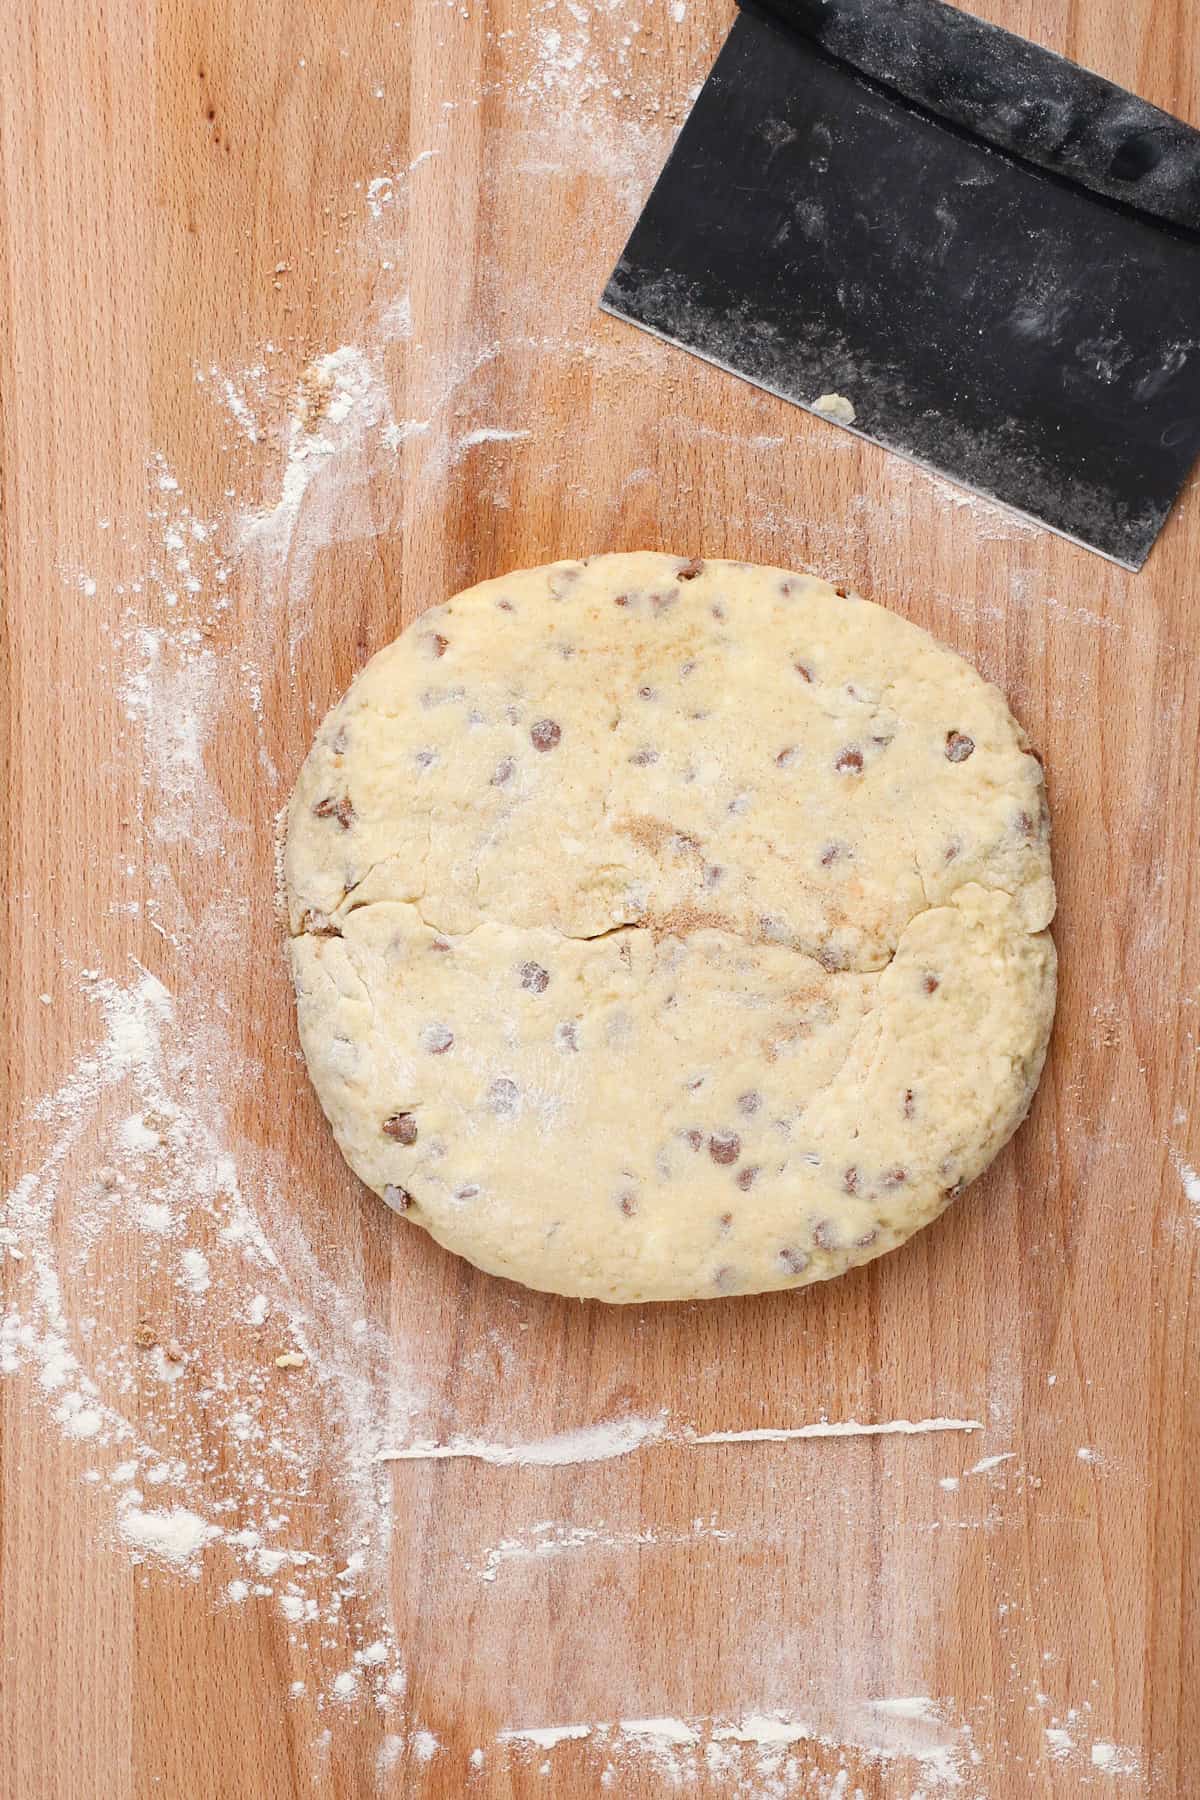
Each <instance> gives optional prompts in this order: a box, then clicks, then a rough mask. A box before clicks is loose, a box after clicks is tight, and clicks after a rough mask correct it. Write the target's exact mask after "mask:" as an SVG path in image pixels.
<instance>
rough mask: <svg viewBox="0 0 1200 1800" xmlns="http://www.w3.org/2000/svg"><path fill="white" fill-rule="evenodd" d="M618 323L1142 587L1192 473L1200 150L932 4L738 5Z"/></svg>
mask: <svg viewBox="0 0 1200 1800" xmlns="http://www.w3.org/2000/svg"><path fill="white" fill-rule="evenodd" d="M602 304H603V306H604V307H605V309H606V310H607V311H609V312H613V313H617V314H619V315H620V316H622V317H623V318H626V319H629V320H631V321H632V322H633V323H634V324H637V325H641V326H644V327H645V329H646V330H648V331H652V332H655V333H656V334H657V335H658V336H660V337H664V338H667V339H669V340H670V341H671V342H673V343H676V344H679V345H681V346H682V347H683V348H684V349H687V350H692V351H694V352H695V353H696V354H697V355H699V356H702V357H705V358H706V359H707V360H708V361H709V362H714V363H718V364H719V365H720V366H721V367H723V368H726V369H729V370H731V371H732V372H733V373H735V374H737V375H741V376H744V377H745V378H746V379H747V380H748V381H752V382H755V383H756V384H757V385H758V386H760V387H763V388H767V389H769V390H770V391H771V392H772V393H775V394H779V395H781V396H782V397H783V398H784V399H787V400H793V401H796V402H797V403H798V404H799V405H801V406H805V407H807V408H809V409H810V410H812V411H816V412H821V413H823V414H825V415H826V416H829V417H832V418H833V419H834V420H835V421H836V422H838V423H841V424H844V425H847V426H852V428H853V429H854V430H855V431H858V432H860V433H862V435H863V436H865V437H868V438H871V439H873V440H874V441H875V442H876V443H878V444H882V445H883V446H884V447H885V448H886V449H889V450H895V451H899V452H900V453H901V454H902V455H905V456H908V457H911V458H914V459H916V460H917V461H919V462H921V463H925V464H930V465H932V466H933V467H934V468H936V469H939V470H941V471H943V472H944V473H945V474H947V475H949V476H950V478H951V479H952V480H954V481H957V482H959V483H961V484H962V485H963V486H965V487H968V488H972V489H974V490H976V491H977V492H979V493H982V494H987V495H989V496H991V497H993V498H995V499H997V500H1002V501H1004V502H1006V503H1007V504H1008V505H1010V506H1013V507H1016V508H1019V509H1020V510H1021V511H1022V512H1024V513H1027V514H1029V515H1030V516H1032V517H1033V518H1034V519H1036V520H1038V521H1040V522H1041V523H1042V524H1044V525H1047V526H1049V527H1050V528H1051V530H1053V531H1057V532H1060V533H1062V534H1063V535H1064V536H1067V537H1070V538H1073V539H1075V540H1077V541H1078V542H1079V543H1081V544H1084V545H1086V546H1087V547H1088V548H1090V549H1093V550H1098V551H1099V552H1100V553H1101V554H1102V555H1104V556H1107V557H1111V558H1112V559H1113V560H1114V561H1116V562H1118V563H1122V564H1124V565H1125V566H1126V567H1127V568H1132V569H1138V568H1140V567H1141V566H1142V564H1143V563H1144V561H1145V560H1146V557H1147V556H1148V555H1149V552H1150V549H1151V546H1152V545H1153V543H1154V540H1155V538H1156V537H1157V535H1158V533H1159V531H1160V529H1161V527H1162V525H1163V522H1164V520H1165V519H1166V517H1167V514H1168V512H1169V511H1170V509H1171V506H1172V504H1173V502H1174V500H1175V498H1176V496H1177V494H1178V493H1179V490H1180V488H1181V487H1182V485H1183V482H1184V480H1185V479H1186V477H1187V474H1188V471H1189V469H1190V468H1191V465H1192V463H1193V461H1194V459H1195V457H1196V455H1197V452H1198V451H1200V132H1198V131H1196V130H1193V129H1192V128H1191V127H1190V126H1187V125H1184V124H1182V123H1180V121H1179V120H1177V119H1173V118H1171V117H1170V115H1169V114H1167V113H1164V112H1160V111H1159V110H1158V109H1157V108H1156V107H1153V106H1150V105H1148V104H1147V103H1146V102H1145V101H1143V100H1139V99H1137V98H1135V97H1134V96H1133V95H1132V94H1127V93H1125V92H1123V91H1122V90H1121V89H1120V88H1117V87H1114V86H1113V85H1112V83H1111V82H1108V81H1104V80H1102V79H1101V78H1100V77H1099V76H1097V75H1093V74H1090V73H1089V72H1088V71H1086V70H1084V69H1081V68H1079V67H1078V66H1077V65H1075V64H1073V63H1069V62H1066V61H1064V60H1063V59H1062V58H1060V57H1058V56H1055V55H1053V54H1052V53H1051V52H1050V51H1048V50H1044V49H1041V48H1039V47H1038V46H1036V45H1033V44H1030V43H1026V42H1025V41H1024V40H1023V39H1021V38H1018V37H1014V36H1013V35H1012V34H1011V33H1009V32H1006V31H1001V30H999V29H998V28H997V27H995V26H993V25H987V24H984V23H983V22H982V21H980V20H978V19H974V18H971V17H969V16H968V15H967V14H965V13H961V12H958V11H956V10H955V9H954V8H952V7H949V6H945V5H942V4H941V0H762V3H761V4H757V3H756V4H755V5H754V6H753V8H752V9H751V8H750V7H748V6H747V5H746V4H745V0H743V10H742V12H741V14H740V16H739V17H738V19H737V20H736V22H735V24H734V26H733V29H732V30H731V32H730V34H729V37H728V39H727V40H726V43H725V45H724V47H723V49H722V50H721V53H720V55H719V57H718V59H717V62H716V64H715V66H714V68H713V70H712V73H711V74H710V76H709V78H708V80H707V82H706V83H705V85H704V87H703V89H702V90H701V92H700V95H699V97H698V99H697V101H696V104H695V106H694V107H693V109H692V112H691V115H690V117H689V118H688V120H687V123H686V124H685V125H684V127H683V130H682V132H681V133H680V136H679V139H678V142H677V143H676V145H675V148H674V150H673V151H672V154H671V157H670V160H669V161H668V163H667V165H666V168H665V169H664V170H663V173H662V175H661V176H660V177H659V180H658V183H657V185H656V186H655V188H654V191H653V193H652V194H651V196H650V199H649V202H648V203H647V205H646V209H645V211H644V212H643V213H642V216H641V218H640V219H639V220H638V222H637V224H636V225H635V227H634V230H633V234H632V236H631V237H630V239H629V242H628V244H627V245H626V246H625V251H624V254H623V255H622V257H621V260H620V262H619V263H618V264H617V267H616V269H615V270H614V272H613V275H612V277H611V279H610V281H609V283H608V286H607V288H606V289H605V292H604V297H603V301H602Z"/></svg>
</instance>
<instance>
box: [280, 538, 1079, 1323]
mask: <svg viewBox="0 0 1200 1800" xmlns="http://www.w3.org/2000/svg"><path fill="white" fill-rule="evenodd" d="M286 875H287V889H288V900H289V912H290V923H291V930H292V934H293V935H292V939H291V958H292V968H293V973H294V977H295V982H296V990H297V995H298V1005H299V1022H300V1035H301V1041H302V1043H303V1046H304V1053H305V1056H306V1058H307V1060H308V1066H309V1070H310V1072H311V1075H312V1079H313V1082H314V1085H315V1087H316V1090H317V1093H318V1095H319V1097H320V1100H321V1104H322V1106H323V1107H324V1110H325V1112H326V1114H327V1116H328V1118H329V1120H330V1123H331V1125H332V1126H333V1130H334V1134H335V1136H336V1138H337V1141H338V1144H339V1145H340V1147H341V1150H342V1153H343V1155H344V1156H345V1158H346V1160H347V1162H348V1163H349V1164H350V1166H351V1167H352V1168H353V1169H354V1170H355V1171H356V1172H357V1173H358V1174H359V1175H360V1176H361V1177H362V1179H363V1180H364V1181H365V1182H366V1183H367V1185H368V1186H369V1187H371V1188H373V1189H374V1190H375V1192H376V1193H378V1194H380V1195H382V1196H383V1198H384V1199H385V1200H386V1201H387V1202H388V1203H389V1204H390V1205H392V1206H393V1207H395V1208H396V1209H397V1210H399V1211H401V1212H403V1213H404V1215H405V1217H406V1218H408V1219H410V1220H412V1221H414V1222H415V1223H417V1224H419V1225H422V1226H424V1227H425V1228H426V1230H428V1231H429V1232H431V1233H432V1235H433V1236H434V1237H435V1238H436V1239H437V1240H438V1242H439V1243H441V1244H444V1245H445V1246H446V1247H447V1248H448V1249H451V1250H454V1251H456V1252H458V1254H459V1255H461V1256H465V1257H467V1258H469V1259H470V1261H471V1262H473V1263H475V1264H477V1265H478V1266H479V1267H480V1268H482V1269H487V1270H490V1271H491V1272H493V1273H494V1274H498V1275H505V1276H509V1277H511V1278H512V1279H514V1280H516V1281H521V1282H524V1283H526V1284H527V1285H528V1286H530V1287H535V1288H544V1289H549V1290H551V1291H553V1292H557V1293H561V1294H572V1295H580V1296H590V1297H595V1298H598V1299H602V1300H608V1301H646V1300H679V1299H689V1298H696V1297H703V1296H715V1295H720V1294H746V1293H757V1292H762V1291H765V1290H768V1289H775V1288H791V1287H800V1286H803V1285H805V1284H806V1283H808V1282H812V1281H820V1280H823V1279H825V1278H827V1277H829V1276H832V1275H839V1274H841V1273H842V1272H843V1271H844V1270H846V1269H848V1268H850V1267H852V1266H853V1265H855V1264H857V1263H863V1262H868V1261H870V1260H871V1259H872V1258H874V1257H877V1256H880V1255H882V1254H883V1252H884V1251H886V1250H891V1249H894V1248H895V1247H896V1246H897V1245H899V1244H901V1243H903V1242H904V1240H905V1239H906V1238H908V1237H910V1236H911V1235H912V1233H913V1232H915V1231H917V1230H919V1229H920V1227H921V1226H923V1225H926V1224H928V1223H929V1221H930V1220H931V1219H933V1218H935V1217H936V1216H937V1214H938V1213H940V1212H941V1210H942V1208H943V1207H944V1206H945V1205H946V1203H947V1201H948V1200H949V1199H951V1198H952V1197H953V1196H954V1195H956V1194H957V1193H958V1192H960V1191H961V1189H962V1187H963V1186H964V1185H965V1183H967V1182H968V1181H971V1180H972V1179H973V1178H974V1177H975V1176H976V1175H978V1174H979V1173H980V1172H981V1171H982V1170H983V1169H984V1168H986V1167H987V1165H988V1163H990V1162H991V1160H992V1158H993V1157H994V1156H995V1155H996V1153H997V1151H998V1150H999V1149H1000V1148H1001V1146H1002V1145H1003V1144H1004V1143H1005V1142H1006V1141H1007V1140H1008V1138H1009V1137H1010V1136H1011V1135H1012V1133H1013V1132H1014V1131H1015V1130H1016V1128H1017V1126H1018V1124H1019V1123H1020V1121H1021V1120H1022V1118H1023V1117H1024V1115H1025V1113H1026V1111H1027V1109H1028V1106H1029V1103H1030V1099H1031V1097H1032V1095H1033V1091H1034V1089H1035V1087H1036V1085H1037V1081H1038V1077H1039V1075H1040V1073H1041V1068H1042V1064H1043V1061H1044V1059H1045V1052H1046V1043H1047V1039H1048V1037H1049V1033H1050V1025H1051V1021H1052V1017H1053V1012H1054V993H1055V956H1054V946H1053V943H1052V942H1051V939H1050V937H1049V934H1048V931H1047V929H1046V928H1047V927H1048V925H1049V923H1050V920H1051V917H1052V915H1053V910H1054V887H1053V882H1052V878H1051V872H1050V852H1049V821H1048V816H1047V811H1046V804H1045V790H1044V784H1043V779H1042V770H1041V766H1040V763H1039V761H1038V759H1037V758H1036V756H1035V755H1034V754H1032V753H1031V752H1030V750H1029V748H1028V745H1027V742H1026V739H1025V736H1024V734H1023V732H1022V731H1021V729H1020V727H1019V726H1018V725H1017V724H1016V722H1015V720H1014V719H1013V717H1012V715H1011V713H1010V712H1009V710H1008V707H1007V706H1006V704H1005V701H1004V699H1003V697H1002V695H1001V694H1000V693H999V692H998V690H997V689H996V688H994V687H992V686H990V685H989V684H988V683H987V682H985V681H984V680H983V679H982V678H981V677H980V676H979V675H978V674H977V673H976V672H975V671H974V670H973V669H972V668H970V667H969V666H968V664H966V663H965V662H963V661H962V659H961V658H960V657H958V656H956V655H954V654H953V653H952V652H951V651H949V650H947V649H945V648H943V647H942V646H941V645H939V644H938V643H936V642H935V641H934V640H933V639H932V638H931V637H929V636H928V635H927V634H926V633H925V632H923V631H921V630H919V629H918V628H917V627H916V626H914V625H911V624H909V623H908V622H907V621H905V620H904V619H901V618H899V617H897V616H896V615H895V614H894V613H889V612H886V611H884V610H882V609H881V608H880V607H877V606H873V605H871V604H870V603H869V602H868V601H865V600H862V599H860V598H858V597H857V596H855V595H847V594H845V593H844V591H842V590H839V589H835V588H833V587H831V586H829V585H828V584H827V583H825V582H822V581H816V580H813V579H811V578H809V577H807V576H803V575H795V574H789V573H787V572H786V571H783V570H780V569H768V568H757V567H753V566H750V565H747V564H744V563H732V562H703V563H701V562H697V561H692V562H684V561H682V560H681V559H679V558H677V557H670V556H662V555H656V554H653V555H652V554H630V555H617V556H599V557H594V558H592V559H591V560H589V561H586V562H562V563H554V564H552V565H550V566H549V567H546V568H541V569H534V570H530V571H526V572H524V573H521V574H514V575H510V576H506V577H504V578H503V579H501V580H497V581H487V582H484V583H482V584H481V585H480V586H478V587H475V588H472V589H470V590H469V591H468V592H466V593H464V594H460V595H459V596H458V597H457V598H456V599H454V600H452V601H450V602H449V603H448V604H447V605H445V606H441V607H437V608H435V609H434V610H433V611H430V612H426V613H424V614H423V615H422V616H421V617H420V618H419V619H417V620H416V621H415V622H414V623H413V624H412V625H410V626H409V628H408V629H407V630H406V631H405V632H404V633H403V635H402V636H401V637H400V638H398V639H397V640H396V642H395V643H393V644H391V645H389V647H388V648H387V649H386V650H383V651H381V652H380V653H379V654H378V655H377V656H376V657H374V658H373V659H372V661H371V662H369V663H368V664H367V666H366V667H365V668H364V669H363V671H362V673H361V674H360V675H359V676H358V678H357V679H356V680H355V682H354V684H353V686H352V687H351V688H350V690H349V692H348V693H347V694H346V696H345V698H344V699H343V700H342V701H341V703H340V704H339V705H338V706H336V707H335V708H334V710H333V712H332V713H331V714H330V715H329V717H328V719H327V720H326V721H325V723H324V725H323V726H322V728H321V731H320V733H319V735H318V737H317V740H316V742H315V744H314V745H313V748H312V751H311V753H310V754H309V757H308V759H307V761H306V762H305V764H304V768H303V770H302V771H301V774H300V778H299V781H298V784H297V787H296V791H295V794H294V795H293V797H292V803H291V809H290V816H289V826H288V840H287V852H286Z"/></svg>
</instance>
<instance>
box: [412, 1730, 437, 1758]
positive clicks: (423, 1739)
mask: <svg viewBox="0 0 1200 1800" xmlns="http://www.w3.org/2000/svg"><path fill="white" fill-rule="evenodd" d="M440 1749H441V1745H440V1744H439V1743H438V1741H437V1739H436V1738H435V1737H434V1735H433V1733H432V1731H415V1732H414V1733H413V1738H412V1753H413V1755H414V1756H415V1757H416V1759H417V1761H418V1762H419V1763H427V1762H432V1761H433V1759H434V1757H435V1756H436V1755H437V1753H438V1751H439V1750H440Z"/></svg>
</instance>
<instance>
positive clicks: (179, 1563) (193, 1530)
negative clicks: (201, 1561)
mask: <svg viewBox="0 0 1200 1800" xmlns="http://www.w3.org/2000/svg"><path fill="white" fill-rule="evenodd" d="M138 1498H139V1497H138V1496H137V1495H136V1494H130V1496H129V1499H128V1503H127V1504H126V1505H125V1506H124V1507H123V1508H122V1509H121V1511H120V1512H119V1513H118V1515H117V1529H118V1530H119V1532H120V1533H121V1536H122V1537H123V1538H124V1540H125V1542H126V1543H127V1544H128V1545H129V1547H130V1548H131V1549H132V1550H134V1551H135V1552H142V1553H144V1554H145V1555H147V1556H158V1557H161V1558H162V1560H163V1561H164V1562H168V1563H173V1564H174V1565H175V1567H176V1568H184V1567H185V1566H186V1565H187V1564H189V1563H191V1562H193V1561H194V1560H195V1558H196V1557H197V1556H198V1555H199V1553H200V1552H201V1551H202V1550H203V1549H204V1548H205V1546H206V1545H207V1544H209V1543H210V1542H211V1541H212V1540H213V1539H214V1538H218V1537H220V1536H221V1532H220V1528H219V1527H218V1526H216V1525H210V1524H209V1522H208V1520H207V1519H202V1518H201V1517H200V1515H199V1513H194V1512H192V1510H191V1508H190V1507H187V1506H176V1507H172V1508H171V1509H170V1511H167V1512H148V1511H143V1509H142V1507H141V1506H139V1505H138Z"/></svg>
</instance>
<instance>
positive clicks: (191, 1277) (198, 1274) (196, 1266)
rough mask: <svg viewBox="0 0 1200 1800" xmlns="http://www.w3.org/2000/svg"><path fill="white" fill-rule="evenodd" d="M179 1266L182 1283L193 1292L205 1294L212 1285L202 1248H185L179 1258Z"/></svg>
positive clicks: (206, 1259)
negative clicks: (181, 1273)
mask: <svg viewBox="0 0 1200 1800" xmlns="http://www.w3.org/2000/svg"><path fill="white" fill-rule="evenodd" d="M179 1266H180V1268H181V1269H182V1271H183V1281H184V1285H185V1286H186V1287H187V1288H188V1289H190V1291H191V1292H192V1293H193V1294H196V1295H200V1294H206V1293H207V1292H208V1290H209V1288H210V1287H211V1286H212V1277H211V1275H210V1273H209V1267H208V1258H207V1256H205V1254H204V1252H203V1250H185V1251H184V1252H183V1254H182V1255H181V1256H180V1258H179Z"/></svg>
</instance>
